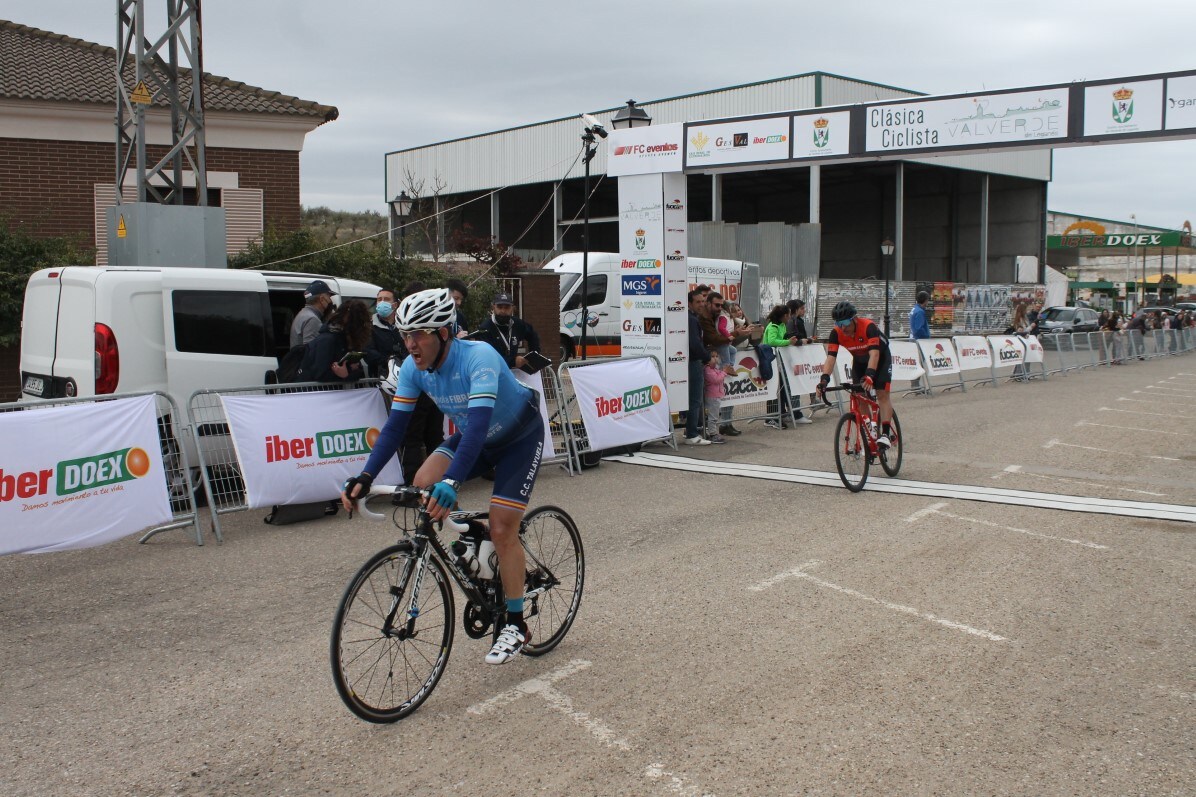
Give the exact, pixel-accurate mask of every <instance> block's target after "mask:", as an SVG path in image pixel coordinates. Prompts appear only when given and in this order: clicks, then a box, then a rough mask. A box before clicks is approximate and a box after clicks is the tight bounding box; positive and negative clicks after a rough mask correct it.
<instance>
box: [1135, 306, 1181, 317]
mask: <svg viewBox="0 0 1196 797" xmlns="http://www.w3.org/2000/svg"><path fill="white" fill-rule="evenodd" d="M1182 309H1183V308H1182V307H1139V308H1138V309H1137V310H1135V311H1134V318H1138V317H1139V316H1143V315H1147V314H1154V313H1158V314H1159V317H1160V318H1162V317H1164V316H1175V314H1176V313H1177V312H1178V311H1179V310H1182Z"/></svg>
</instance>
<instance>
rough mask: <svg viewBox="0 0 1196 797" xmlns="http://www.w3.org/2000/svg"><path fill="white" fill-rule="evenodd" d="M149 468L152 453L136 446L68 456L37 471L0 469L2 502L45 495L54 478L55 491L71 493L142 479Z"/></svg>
mask: <svg viewBox="0 0 1196 797" xmlns="http://www.w3.org/2000/svg"><path fill="white" fill-rule="evenodd" d="M149 470H150V458H149V455H148V454H147V453H145V449H142V448H136V447H131V448H121V449H117V450H116V451H109V452H107V453H104V454H94V455H92V456H88V457H80V458H79V459H66V460H63V461H61V462H59V463H58V464H57V465H55V466H54V467H53V468H43V469H41V470H35V471H25V472H21V473H5V471H4V469H3V468H0V503H4V502H6V501H12V500H14V499H17V498H36V497H38V496H41V495H46V494H48V493H49V492H50V480H51V479H53V480H54V493H55V494H56V495H59V496H68V495H75V494H77V493H81V492H83V491H85V490H95V489H101V488H105V487H110V486H112V485H114V484H120V483H121V482H127V481H132V480H133V479H140V478H141V477H142V476H145V475H146V474H147V473H149Z"/></svg>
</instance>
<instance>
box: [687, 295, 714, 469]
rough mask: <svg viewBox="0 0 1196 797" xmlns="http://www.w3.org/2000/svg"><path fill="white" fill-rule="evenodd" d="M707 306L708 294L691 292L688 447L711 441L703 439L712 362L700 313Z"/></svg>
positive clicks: (702, 444) (707, 443) (704, 444)
mask: <svg viewBox="0 0 1196 797" xmlns="http://www.w3.org/2000/svg"><path fill="white" fill-rule="evenodd" d="M705 304H706V294H704V293H702V292H700V291H697V290H692V291H690V292H689V410H688V411H687V412H686V413H685V444H686V445H687V446H708V445H710V441H709V440H707V439H706V438H705V437H702V403H703V398H704V395H703V394H704V393H705V390H706V374H705V371H704V370H703V369H704V368H705V366H706V363H708V362H710V352H709V351H707V350H706V344H705V343H703V342H702V325H701V322H700V321H699V320H698V313H700V312H702V306H703V305H705Z"/></svg>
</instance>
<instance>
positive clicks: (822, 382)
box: [818, 374, 831, 387]
mask: <svg viewBox="0 0 1196 797" xmlns="http://www.w3.org/2000/svg"><path fill="white" fill-rule="evenodd" d="M830 383H831V375H830V374H823V375H822V376H820V377H819V378H818V384H819V386H821V387H826V386H827V385H829V384H830Z"/></svg>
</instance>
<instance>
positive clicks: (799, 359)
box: [776, 343, 851, 396]
mask: <svg viewBox="0 0 1196 797" xmlns="http://www.w3.org/2000/svg"><path fill="white" fill-rule="evenodd" d="M776 352H777V355H778V362H780V363H781V364H782V366H783V367H784V369H785V377H786V379H788V380H789V390H790V394H791V395H793V396H804V395H807V394H809V393H813V392H814V389H815V388H816V387H818V383H819V381H820V380H821V378H822V364H823V363H824V362H826V349H824V348H823V347H822V344H821V343H813V344H809V345H806V346H779V347H777V349H776ZM850 359H851V358H850V357H845V358H844V360H847V361H850Z"/></svg>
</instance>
